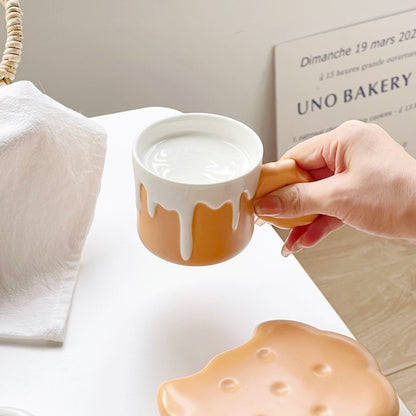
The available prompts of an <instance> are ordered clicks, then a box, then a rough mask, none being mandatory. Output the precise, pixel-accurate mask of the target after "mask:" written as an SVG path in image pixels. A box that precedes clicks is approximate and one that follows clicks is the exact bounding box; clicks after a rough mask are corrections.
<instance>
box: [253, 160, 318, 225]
mask: <svg viewBox="0 0 416 416" xmlns="http://www.w3.org/2000/svg"><path fill="white" fill-rule="evenodd" d="M311 181H313V178H312V176H311V175H310V174H309V173H308V172H306V171H305V170H303V169H301V168H300V167H299V166H298V165H297V163H296V161H295V160H294V159H281V160H278V161H277V162H270V163H266V164H264V165H263V166H262V168H261V172H260V178H259V182H258V185H257V191H256V195H255V196H254V201H255V200H257V199H258V198H262V197H263V196H265V195H267V194H268V193H270V192H273V191H275V190H276V189H279V188H282V187H284V186H286V185H291V184H294V183H299V182H311ZM317 216H318V214H312V215H306V216H303V217H298V218H275V217H269V216H263V215H262V216H259V218H260V219H262V220H263V221H266V222H268V223H271V224H273V225H275V226H277V227H279V228H295V227H298V226H300V225H306V224H310V223H311V222H312V221H313V220H314V219H315V218H316V217H317Z"/></svg>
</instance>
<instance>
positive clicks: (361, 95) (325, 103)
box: [297, 72, 412, 115]
mask: <svg viewBox="0 0 416 416" xmlns="http://www.w3.org/2000/svg"><path fill="white" fill-rule="evenodd" d="M411 77H412V72H409V73H408V74H400V75H395V76H392V77H390V78H384V79H381V80H377V81H374V82H369V83H368V84H366V85H359V86H358V87H355V88H346V89H344V90H343V91H342V93H341V94H337V93H335V92H331V93H329V94H327V95H325V96H320V97H316V98H311V99H309V100H308V99H307V100H304V101H303V102H300V101H299V102H298V103H297V112H298V114H299V115H304V114H306V113H308V112H313V111H317V110H322V109H324V108H331V107H334V106H335V105H336V104H337V103H339V102H342V103H349V102H352V101H356V100H359V99H365V98H369V97H372V96H375V95H379V94H385V93H388V92H391V91H394V90H397V89H400V88H405V87H407V86H409V83H410V79H411Z"/></svg>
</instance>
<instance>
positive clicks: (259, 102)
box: [0, 0, 414, 160]
mask: <svg viewBox="0 0 416 416" xmlns="http://www.w3.org/2000/svg"><path fill="white" fill-rule="evenodd" d="M21 5H22V8H23V11H24V16H23V17H24V33H25V39H24V50H23V59H22V63H21V65H20V67H19V70H18V77H17V79H29V80H31V81H33V82H34V83H35V84H36V85H37V86H38V88H40V89H41V90H43V91H44V92H45V93H47V94H48V95H50V96H52V97H53V98H55V99H56V100H58V101H60V102H62V103H63V104H65V105H67V106H69V107H71V108H74V109H76V110H77V111H80V112H83V113H84V114H86V115H89V116H92V115H99V114H106V113H112V112H118V111H124V110H129V109H133V108H139V107H146V106H154V105H157V106H167V107H173V108H176V109H178V110H181V111H185V112H190V111H204V112H213V113H219V114H223V115H228V116H231V117H234V118H237V119H238V120H241V121H243V122H245V123H247V124H248V125H250V126H251V127H252V128H254V129H255V130H256V131H257V133H258V134H259V135H260V136H261V138H262V140H263V142H264V144H265V153H266V155H265V160H271V159H273V158H275V152H276V145H275V126H274V123H275V121H274V86H273V84H274V77H273V61H272V56H273V50H272V48H273V45H275V44H276V43H279V42H283V41H286V40H290V39H293V38H297V37H302V36H305V35H308V34H312V33H315V32H320V31H324V30H328V29H332V28H336V27H339V26H343V25H349V24H352V23H355V22H358V21H363V20H367V19H371V18H374V17H377V16H382V15H386V14H390V13H394V12H398V11H402V10H406V9H409V8H411V7H414V0H396V1H394V2H393V1H387V0H369V1H363V0H349V1H342V2H340V1H335V0H320V1H319V0H318V1H311V0H293V1H283V0H136V1H133V0H113V1H108V0H65V1H62V0H38V1H36V0H21ZM0 40H3V39H0Z"/></svg>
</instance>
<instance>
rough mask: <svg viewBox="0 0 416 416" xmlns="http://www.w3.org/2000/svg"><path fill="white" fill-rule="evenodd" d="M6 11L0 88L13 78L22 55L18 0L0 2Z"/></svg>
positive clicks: (20, 19) (20, 17)
mask: <svg viewBox="0 0 416 416" xmlns="http://www.w3.org/2000/svg"><path fill="white" fill-rule="evenodd" d="M0 2H1V3H2V4H3V6H4V8H5V10H6V26H7V39H6V46H5V49H4V52H3V58H2V60H1V63H0V86H2V85H5V84H10V83H11V82H12V81H13V80H14V77H15V74H16V69H17V66H18V65H19V62H20V56H21V53H22V40H23V31H22V10H21V8H20V4H19V1H18V0H0Z"/></svg>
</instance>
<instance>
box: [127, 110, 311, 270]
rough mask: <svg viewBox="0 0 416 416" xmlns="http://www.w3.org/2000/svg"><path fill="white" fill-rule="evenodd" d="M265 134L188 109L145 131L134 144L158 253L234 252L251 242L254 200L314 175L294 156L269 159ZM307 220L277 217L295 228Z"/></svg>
mask: <svg viewBox="0 0 416 416" xmlns="http://www.w3.org/2000/svg"><path fill="white" fill-rule="evenodd" d="M262 158H263V146H262V143H261V140H260V138H259V137H258V136H257V134H256V133H255V132H254V131H253V130H252V129H250V128H249V127H247V126H246V125H244V124H243V123H240V122H238V121H236V120H233V119H230V118H227V117H223V116H219V115H214V114H203V113H190V114H180V115H177V116H174V117H170V118H167V119H163V120H161V121H158V122H156V123H154V124H152V125H151V126H149V127H148V128H147V129H145V130H144V131H143V132H142V133H141V134H140V136H139V137H138V138H137V140H136V142H135V144H134V149H133V167H134V174H135V186H136V202H137V210H138V232H139V236H140V239H141V241H142V242H143V244H144V245H145V246H146V247H147V248H148V249H149V250H150V251H151V252H153V253H154V254H155V255H157V256H158V257H161V258H163V259H165V260H168V261H170V262H174V263H178V264H185V265H209V264H215V263H219V262H222V261H225V260H227V259H230V258H232V257H234V256H235V255H236V254H238V253H239V252H240V251H242V250H243V249H244V248H245V247H246V246H247V244H248V243H249V241H250V239H251V236H252V233H253V227H254V218H255V216H254V212H253V204H252V203H253V200H254V199H255V198H257V197H260V196H263V195H265V194H267V193H269V192H271V191H273V190H274V189H277V188H279V187H282V186H285V185H288V184H290V183H294V182H305V181H309V180H311V178H310V177H309V175H308V174H307V173H306V172H304V171H302V170H301V169H300V168H298V167H297V165H296V163H295V162H294V161H293V160H290V159H289V160H282V161H279V162H273V163H269V164H266V165H262ZM314 218H315V216H310V217H307V218H298V219H289V220H282V219H279V220H276V219H270V218H266V220H267V221H269V222H270V221H272V222H273V223H275V225H278V226H283V227H284V228H292V227H293V226H296V225H301V224H306V223H308V222H311V221H312V220H313V219H314Z"/></svg>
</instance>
